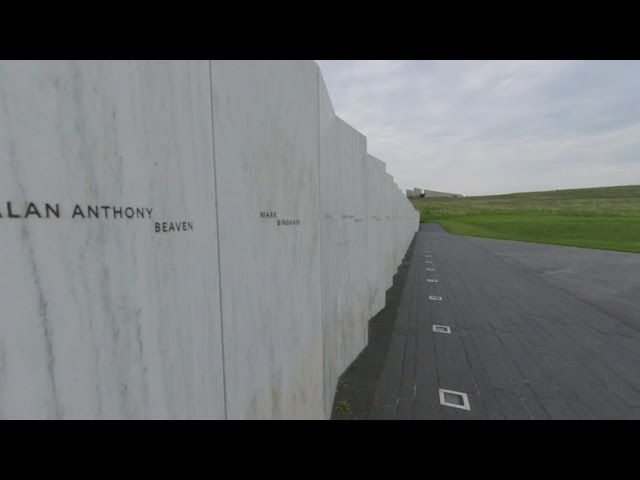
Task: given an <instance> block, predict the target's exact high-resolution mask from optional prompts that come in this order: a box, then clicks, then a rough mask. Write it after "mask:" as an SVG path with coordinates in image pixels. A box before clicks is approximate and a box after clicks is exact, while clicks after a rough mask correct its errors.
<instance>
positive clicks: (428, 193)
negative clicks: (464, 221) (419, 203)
mask: <svg viewBox="0 0 640 480" xmlns="http://www.w3.org/2000/svg"><path fill="white" fill-rule="evenodd" d="M415 197H425V198H435V197H450V198H462V195H460V194H459V193H445V192H436V191H433V190H422V189H420V188H413V189H408V190H407V198H415Z"/></svg>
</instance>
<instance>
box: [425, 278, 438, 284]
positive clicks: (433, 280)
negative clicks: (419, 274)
mask: <svg viewBox="0 0 640 480" xmlns="http://www.w3.org/2000/svg"><path fill="white" fill-rule="evenodd" d="M427 282H429V283H438V280H436V279H435V278H427Z"/></svg>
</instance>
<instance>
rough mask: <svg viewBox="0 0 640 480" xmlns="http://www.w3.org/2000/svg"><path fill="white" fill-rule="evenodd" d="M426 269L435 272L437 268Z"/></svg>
mask: <svg viewBox="0 0 640 480" xmlns="http://www.w3.org/2000/svg"><path fill="white" fill-rule="evenodd" d="M426 270H427V272H435V271H436V269H435V268H427V269H426Z"/></svg>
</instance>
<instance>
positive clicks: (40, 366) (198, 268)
mask: <svg viewBox="0 0 640 480" xmlns="http://www.w3.org/2000/svg"><path fill="white" fill-rule="evenodd" d="M0 125H1V126H2V128H0V214H1V215H2V216H3V218H0V257H1V258H2V269H1V270H0V304H1V305H2V314H1V315H0V418H223V417H224V391H223V378H222V344H221V341H220V305H219V297H218V290H219V287H218V274H217V270H218V268H217V267H218V261H217V245H216V242H217V232H216V209H215V200H214V194H215V191H214V184H213V152H212V143H211V107H210V87H209V65H208V62H206V61H204V62H167V61H162V62H140V61H137V62H126V61H101V62H94V61H79V62H67V61H28V62H17V61H4V62H0ZM6 202H12V206H13V208H14V211H13V213H14V214H16V210H17V211H18V212H22V213H23V214H24V213H27V212H26V209H27V202H33V203H34V205H35V208H36V209H37V210H38V211H39V213H40V214H41V215H43V216H45V207H44V204H45V203H50V204H59V214H60V218H53V213H51V217H52V218H49V219H46V218H37V216H36V215H34V211H33V210H31V212H30V213H31V215H30V216H29V218H7V216H8V213H7V206H6ZM76 204H77V205H80V208H81V209H83V210H85V214H87V213H88V212H87V210H86V207H87V206H88V205H93V206H116V207H125V208H126V207H128V206H132V207H141V208H144V207H146V208H151V209H152V213H151V219H149V218H145V219H141V218H140V219H137V218H134V219H126V218H98V219H96V218H84V219H83V218H82V217H80V216H79V214H78V215H77V216H76V218H71V217H72V215H73V212H74V208H75V205H76ZM100 212H101V213H105V212H106V214H107V215H109V214H110V212H109V211H108V210H100ZM112 215H113V212H111V215H110V216H112ZM156 221H159V222H162V221H180V222H182V221H190V222H192V223H193V226H194V231H193V232H190V231H189V232H180V233H178V232H171V233H156V232H155V226H154V222H156Z"/></svg>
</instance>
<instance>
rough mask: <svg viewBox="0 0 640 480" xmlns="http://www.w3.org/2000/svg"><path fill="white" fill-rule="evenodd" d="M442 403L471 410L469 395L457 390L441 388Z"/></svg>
mask: <svg viewBox="0 0 640 480" xmlns="http://www.w3.org/2000/svg"><path fill="white" fill-rule="evenodd" d="M439 392H440V405H444V406H445V407H453V408H459V409H461V410H471V407H470V406H469V397H467V394H466V393H462V392H455V391H453V390H445V389H444V388H441V389H439Z"/></svg>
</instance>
